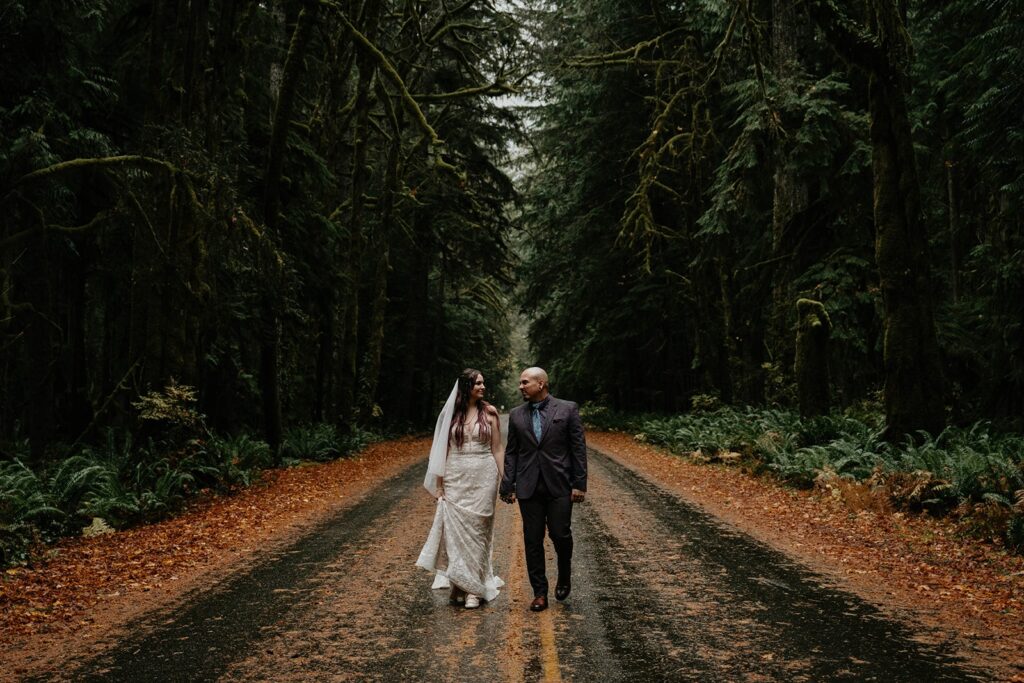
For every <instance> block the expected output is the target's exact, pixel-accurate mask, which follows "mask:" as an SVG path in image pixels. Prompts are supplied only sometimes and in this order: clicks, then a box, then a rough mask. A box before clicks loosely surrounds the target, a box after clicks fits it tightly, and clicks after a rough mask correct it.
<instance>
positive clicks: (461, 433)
mask: <svg viewBox="0 0 1024 683" xmlns="http://www.w3.org/2000/svg"><path fill="white" fill-rule="evenodd" d="M479 376H480V371H479V370H474V369H473V368H466V369H465V370H463V371H462V374H461V375H460V376H459V391H458V393H457V394H456V395H455V411H454V412H453V413H452V438H454V439H455V445H456V446H457V447H458V448H462V446H463V444H465V443H466V434H465V426H464V425H463V423H464V422H465V421H466V413H467V412H468V411H469V397H470V394H471V392H472V391H473V385H474V384H475V383H476V378H477V377H479ZM490 406H491V404H490V403H488V402H487V401H485V400H483V399H480V400H479V401H477V402H476V422H477V424H479V425H480V441H483V442H487V441H490V440H491V423H490V420H488V419H487V415H488V413H489V412H490V411H489V410H488V408H490ZM470 434H472V431H470Z"/></svg>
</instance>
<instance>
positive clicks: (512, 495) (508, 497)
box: [501, 492, 516, 503]
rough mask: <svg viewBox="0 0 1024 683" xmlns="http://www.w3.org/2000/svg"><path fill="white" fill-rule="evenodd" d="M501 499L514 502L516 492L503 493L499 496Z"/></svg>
mask: <svg viewBox="0 0 1024 683" xmlns="http://www.w3.org/2000/svg"><path fill="white" fill-rule="evenodd" d="M501 499H502V500H503V501H505V502H506V503H514V502H516V494H515V492H512V493H506V494H505V495H503V496H502V497H501Z"/></svg>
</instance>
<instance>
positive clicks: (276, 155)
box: [260, 8, 316, 452]
mask: <svg viewBox="0 0 1024 683" xmlns="http://www.w3.org/2000/svg"><path fill="white" fill-rule="evenodd" d="M315 18H316V13H315V11H314V10H311V9H306V8H303V9H302V11H300V12H299V16H298V18H297V19H296V22H295V29H294V32H293V33H292V38H291V42H290V44H289V46H288V55H287V56H286V57H285V62H284V70H283V72H282V76H281V90H280V92H279V93H278V97H277V107H276V109H275V111H274V128H273V132H272V133H271V138H270V154H269V156H268V161H267V172H266V177H265V180H264V194H263V202H264V203H263V216H264V222H265V223H266V226H267V236H268V238H269V239H270V241H271V243H272V244H278V243H280V240H279V236H278V234H277V232H278V225H279V222H280V221H279V212H280V209H281V194H280V192H281V174H282V169H283V166H284V154H285V150H286V147H287V144H286V143H287V139H288V129H289V127H290V126H291V118H292V110H293V107H294V104H295V96H296V93H297V91H298V79H299V74H300V72H301V70H302V60H303V55H304V54H305V51H306V46H307V45H308V44H309V38H310V36H311V35H312V33H313V24H314V21H315ZM275 256H276V254H269V255H268V256H267V258H265V259H264V263H263V264H262V265H263V266H264V267H265V268H266V269H267V270H268V271H269V273H268V277H267V278H266V279H265V280H264V282H263V291H262V293H261V297H260V299H261V308H262V315H261V321H260V395H261V398H262V405H263V431H264V435H265V437H266V439H267V443H268V444H270V446H271V448H272V449H274V451H275V452H279V450H280V449H279V448H278V447H279V446H280V444H281V434H282V428H281V390H280V378H279V377H278V368H279V365H280V361H279V356H280V345H281V344H280V336H281V331H280V324H279V319H280V311H279V309H280V306H281V301H280V291H279V288H278V286H277V285H279V283H280V279H281V270H282V264H281V263H279V262H278V260H277V258H275Z"/></svg>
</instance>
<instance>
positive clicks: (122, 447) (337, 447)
mask: <svg viewBox="0 0 1024 683" xmlns="http://www.w3.org/2000/svg"><path fill="white" fill-rule="evenodd" d="M135 408H136V409H137V410H138V418H139V427H138V429H137V430H135V432H134V434H135V435H133V433H131V432H117V431H114V430H110V431H107V432H106V433H105V434H104V435H103V438H101V439H100V440H99V441H98V442H97V443H93V444H87V445H82V446H79V447H77V448H76V449H75V450H74V451H73V452H70V453H67V454H64V455H63V456H62V457H58V458H52V459H51V460H50V461H48V462H47V463H45V464H42V465H34V464H32V460H31V458H30V457H29V453H28V449H27V446H26V445H25V444H24V443H15V444H10V445H8V446H7V447H5V448H3V449H0V567H3V566H6V565H12V564H25V563H30V562H31V561H32V559H33V549H38V548H41V547H43V545H44V544H46V543H51V542H53V541H55V540H57V539H58V538H61V537H63V536H69V535H77V534H79V533H81V532H82V530H83V528H84V527H86V526H87V525H89V523H90V521H91V520H93V519H94V518H100V519H102V520H103V523H104V525H105V526H109V527H112V528H114V529H123V528H126V527H129V526H132V525H136V524H140V523H146V522H152V521H155V520H158V519H162V518H165V517H167V516H169V515H172V514H174V513H175V512H178V511H180V510H181V509H182V508H183V507H184V505H185V504H186V503H187V502H188V501H189V500H190V499H194V498H195V497H196V496H198V495H201V494H203V493H213V492H216V493H226V492H230V491H232V490H235V489H237V488H240V487H246V486H249V485H250V484H252V483H253V482H254V481H255V480H256V479H257V478H258V476H259V473H260V471H261V470H263V469H266V468H268V467H271V466H272V465H273V464H274V454H273V452H272V450H271V448H270V447H269V446H268V445H267V444H266V443H265V442H263V441H261V440H259V439H257V438H254V437H252V436H249V435H247V434H239V435H235V436H221V435H216V434H212V433H210V431H209V430H208V429H207V427H206V424H205V419H204V417H203V416H202V415H201V414H200V413H198V412H197V411H196V409H195V395H194V392H193V391H192V390H191V388H190V387H186V386H182V385H175V384H172V385H170V386H168V387H167V388H165V389H164V390H163V391H161V392H153V393H151V394H149V395H147V396H145V397H143V398H142V399H141V400H140V401H139V402H138V403H136V404H135ZM375 438H376V436H375V435H374V434H372V433H371V432H367V431H362V430H354V431H353V432H352V433H351V434H348V435H344V436H340V435H338V434H337V433H336V432H335V430H334V428H333V427H331V426H329V425H309V426H302V427H296V428H294V429H291V430H290V431H289V432H288V433H287V434H286V435H285V438H284V440H283V443H282V446H281V458H280V462H281V463H282V464H283V465H285V466H289V465H296V464H298V463H300V462H302V461H305V460H313V461H318V462H323V461H327V460H332V459H335V458H339V457H343V456H346V455H349V454H351V453H354V452H356V451H359V450H361V449H362V448H364V447H365V446H366V445H367V444H369V443H371V442H372V441H373V440H374V439H375Z"/></svg>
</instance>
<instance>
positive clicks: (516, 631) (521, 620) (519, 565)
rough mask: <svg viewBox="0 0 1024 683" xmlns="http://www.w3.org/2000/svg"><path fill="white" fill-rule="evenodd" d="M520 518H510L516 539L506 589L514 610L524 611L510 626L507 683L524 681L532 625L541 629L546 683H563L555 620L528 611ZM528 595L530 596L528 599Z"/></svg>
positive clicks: (540, 638) (513, 542) (543, 668)
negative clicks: (527, 631)
mask: <svg viewBox="0 0 1024 683" xmlns="http://www.w3.org/2000/svg"><path fill="white" fill-rule="evenodd" d="M518 517H519V516H518V515H515V516H514V517H513V515H509V518H508V519H509V521H510V522H511V523H510V524H509V527H508V528H507V530H508V531H509V532H510V533H511V534H512V539H513V540H512V543H511V547H510V548H509V552H510V553H511V555H512V556H511V557H510V558H509V559H510V561H509V568H508V571H509V576H508V577H506V578H507V581H508V583H507V584H506V589H507V590H508V593H507V595H508V599H509V603H510V604H509V607H510V609H512V610H517V611H518V610H522V611H521V612H518V613H517V614H516V615H515V616H514V617H512V618H511V619H510V623H509V627H510V633H509V641H508V643H509V646H510V650H511V653H512V654H513V661H511V662H509V664H510V665H511V666H510V667H509V670H508V672H507V674H508V676H507V678H506V680H507V681H508V683H521V681H523V679H524V677H523V673H524V669H523V667H524V659H525V653H524V652H523V651H522V645H523V639H522V633H521V632H520V629H523V630H525V629H527V628H530V626H531V625H532V626H534V627H535V628H537V630H538V635H539V640H540V665H541V671H542V672H543V673H542V675H543V680H544V681H545V683H561V680H562V670H561V665H560V664H559V662H558V649H557V647H556V645H555V621H554V617H553V616H552V614H551V611H550V609H548V610H545V611H543V612H541V613H540V614H534V613H532V612H528V611H526V606H527V605H529V604H530V599H532V592H531V593H524V591H523V576H525V574H526V566H525V558H526V552H525V549H524V547H523V534H522V530H521V529H520V528H518V525H517V524H516V522H519V521H520V520H519V518H518ZM527 595H529V596H530V597H527Z"/></svg>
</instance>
